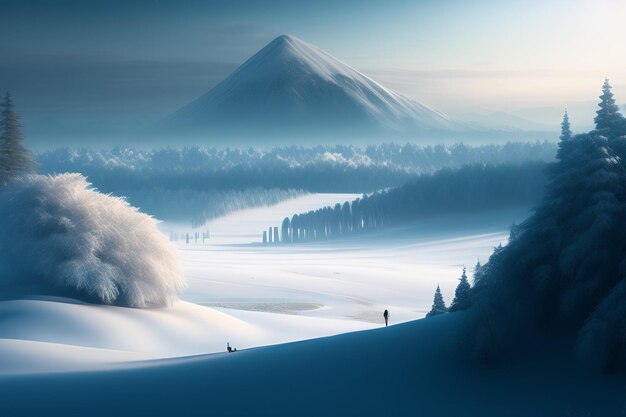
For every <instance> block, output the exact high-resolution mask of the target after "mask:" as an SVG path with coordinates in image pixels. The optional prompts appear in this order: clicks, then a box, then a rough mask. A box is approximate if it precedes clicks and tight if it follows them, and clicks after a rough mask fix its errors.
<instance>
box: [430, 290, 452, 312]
mask: <svg viewBox="0 0 626 417" xmlns="http://www.w3.org/2000/svg"><path fill="white" fill-rule="evenodd" d="M447 311H448V309H447V308H446V303H445V301H443V295H441V289H440V288H439V285H437V289H436V290H435V296H434V297H433V306H432V308H431V309H430V311H429V312H428V314H426V317H433V316H438V315H439V314H443V313H445V312H447Z"/></svg>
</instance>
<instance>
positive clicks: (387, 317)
mask: <svg viewBox="0 0 626 417" xmlns="http://www.w3.org/2000/svg"><path fill="white" fill-rule="evenodd" d="M383 317H384V318H385V327H387V325H388V324H389V311H387V309H385V312H384V313H383Z"/></svg>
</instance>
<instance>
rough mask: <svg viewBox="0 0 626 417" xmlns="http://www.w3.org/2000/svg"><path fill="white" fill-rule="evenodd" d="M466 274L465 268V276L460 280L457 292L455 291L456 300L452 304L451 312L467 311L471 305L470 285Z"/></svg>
mask: <svg viewBox="0 0 626 417" xmlns="http://www.w3.org/2000/svg"><path fill="white" fill-rule="evenodd" d="M466 272H467V271H466V270H465V268H463V274H462V275H461V279H460V280H459V285H457V287H456V290H455V291H454V300H452V304H450V309H449V311H459V310H466V309H468V308H469V306H470V304H471V301H470V284H469V281H468V280H467V273H466Z"/></svg>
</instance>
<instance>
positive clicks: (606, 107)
mask: <svg viewBox="0 0 626 417" xmlns="http://www.w3.org/2000/svg"><path fill="white" fill-rule="evenodd" d="M598 106H599V107H600V109H599V110H598V111H596V117H595V119H594V121H595V123H596V130H597V131H598V133H600V134H601V135H603V136H606V137H607V138H609V139H613V138H616V137H618V136H620V135H621V134H622V132H623V128H624V124H625V122H626V121H625V120H624V116H622V114H621V113H620V112H619V107H617V104H615V99H614V98H613V93H612V92H611V84H609V79H608V78H605V79H604V84H603V85H602V95H601V96H600V103H598Z"/></svg>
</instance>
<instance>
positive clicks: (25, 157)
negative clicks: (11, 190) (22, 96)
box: [0, 93, 35, 184]
mask: <svg viewBox="0 0 626 417" xmlns="http://www.w3.org/2000/svg"><path fill="white" fill-rule="evenodd" d="M20 128H21V125H20V119H19V117H18V115H17V113H16V112H15V108H14V106H13V100H12V99H11V94H10V93H6V95H5V97H4V102H3V103H2V112H1V113H0V184H3V183H6V182H7V181H8V180H10V179H11V178H14V177H16V176H18V175H21V174H27V173H30V172H33V171H34V169H35V160H34V158H33V154H32V153H31V152H30V151H29V150H27V149H26V148H24V146H22V132H21V129H20Z"/></svg>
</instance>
